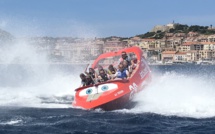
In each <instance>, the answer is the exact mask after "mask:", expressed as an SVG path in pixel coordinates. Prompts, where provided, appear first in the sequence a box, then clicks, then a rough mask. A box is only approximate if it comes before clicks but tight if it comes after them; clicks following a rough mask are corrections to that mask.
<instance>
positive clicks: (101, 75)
mask: <svg viewBox="0 0 215 134" xmlns="http://www.w3.org/2000/svg"><path fill="white" fill-rule="evenodd" d="M107 80H109V75H108V74H106V73H105V70H104V69H101V70H99V75H98V82H105V81H107Z"/></svg>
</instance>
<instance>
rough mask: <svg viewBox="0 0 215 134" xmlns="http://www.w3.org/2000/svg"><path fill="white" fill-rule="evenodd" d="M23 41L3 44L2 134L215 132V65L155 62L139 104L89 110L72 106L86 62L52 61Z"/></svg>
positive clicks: (0, 84)
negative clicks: (149, 81)
mask: <svg viewBox="0 0 215 134" xmlns="http://www.w3.org/2000/svg"><path fill="white" fill-rule="evenodd" d="M23 45H24V46H23ZM21 46H23V48H27V49H21V50H20V49H19V48H20V44H15V45H14V46H13V47H6V48H1V53H0V57H3V58H1V62H3V63H4V64H1V65H0V134H4V133H6V134H8V133H9V134H10V133H12V134H19V133H20V134H23V133H27V134H31V133H32V134H44V133H50V134H59V133H65V134H69V133H108V134H109V133H215V128H214V127H213V126H214V125H215V118H214V117H215V82H214V78H215V71H214V70H215V66H197V65H173V66H151V70H152V78H153V79H152V82H151V84H150V85H149V86H148V87H147V88H146V89H144V90H143V91H142V92H140V93H139V94H137V95H136V96H135V97H134V101H135V102H137V105H136V106H135V107H134V108H132V109H120V110H115V111H108V112H107V111H102V110H100V109H97V110H94V111H89V110H83V109H75V108H72V106H71V102H72V100H73V95H74V89H75V88H76V87H78V86H79V84H80V80H79V77H78V76H79V74H80V73H81V72H82V71H83V70H84V69H85V67H86V65H66V64H47V62H46V58H45V57H44V56H43V55H41V54H37V52H36V51H35V50H34V49H32V48H31V47H30V48H29V46H26V45H25V44H23V43H21Z"/></svg>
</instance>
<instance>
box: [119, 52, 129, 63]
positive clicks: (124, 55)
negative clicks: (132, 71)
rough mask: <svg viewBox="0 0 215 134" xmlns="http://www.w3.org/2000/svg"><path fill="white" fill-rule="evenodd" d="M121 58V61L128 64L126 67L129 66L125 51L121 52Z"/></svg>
mask: <svg viewBox="0 0 215 134" xmlns="http://www.w3.org/2000/svg"><path fill="white" fill-rule="evenodd" d="M121 58H122V59H121V61H124V60H126V61H127V62H128V66H130V65H131V63H130V59H129V58H128V55H127V53H126V52H125V51H122V53H121Z"/></svg>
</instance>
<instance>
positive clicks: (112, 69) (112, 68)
mask: <svg viewBox="0 0 215 134" xmlns="http://www.w3.org/2000/svg"><path fill="white" fill-rule="evenodd" d="M116 71H117V69H116V68H115V67H114V66H113V65H112V64H110V65H109V66H108V74H109V75H112V74H115V73H116Z"/></svg>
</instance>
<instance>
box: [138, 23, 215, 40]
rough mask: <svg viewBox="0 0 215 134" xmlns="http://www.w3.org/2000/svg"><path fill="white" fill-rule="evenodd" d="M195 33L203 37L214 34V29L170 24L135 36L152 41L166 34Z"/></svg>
mask: <svg viewBox="0 0 215 134" xmlns="http://www.w3.org/2000/svg"><path fill="white" fill-rule="evenodd" d="M189 32H196V33H198V34H203V35H212V34H215V29H214V28H213V27H212V25H210V26H199V25H191V26H188V25H186V24H178V23H171V24H167V25H157V26H155V27H154V28H153V29H152V30H151V31H150V32H147V33H145V34H140V35H137V37H140V38H152V39H162V38H164V37H165V35H166V33H173V34H174V33H185V34H188V33H189Z"/></svg>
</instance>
